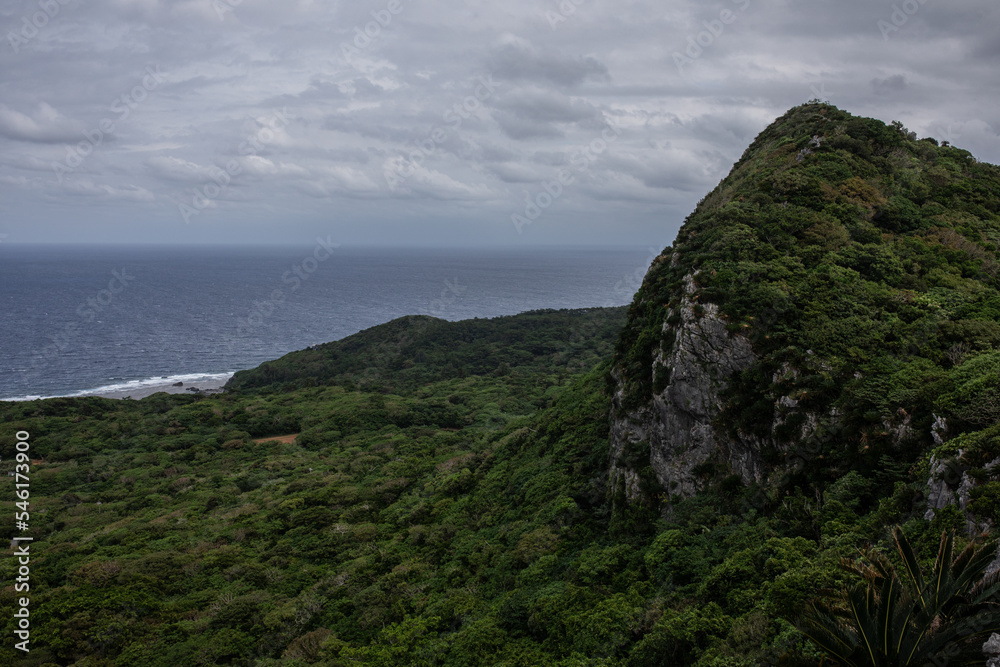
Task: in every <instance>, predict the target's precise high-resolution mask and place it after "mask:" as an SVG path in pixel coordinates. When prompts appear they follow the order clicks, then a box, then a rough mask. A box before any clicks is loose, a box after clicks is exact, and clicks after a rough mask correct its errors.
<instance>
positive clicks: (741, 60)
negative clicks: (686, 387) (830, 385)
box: [0, 0, 1000, 246]
mask: <svg viewBox="0 0 1000 667" xmlns="http://www.w3.org/2000/svg"><path fill="white" fill-rule="evenodd" d="M569 4H572V6H573V7H575V11H572V12H568V11H564V12H563V13H560V9H559V7H560V5H559V4H558V3H554V2H552V3H549V2H545V3H538V2H537V1H536V0H531V1H528V0H509V1H508V2H504V3H485V2H469V1H461V2H449V3H438V2H420V3H418V2H411V1H410V0H402V2H401V3H400V5H399V8H400V10H399V11H398V12H397V13H394V14H393V13H389V12H388V9H387V7H388V3H387V2H386V1H385V0H359V1H352V2H347V1H346V0H339V1H336V2H330V3H311V2H291V3H279V2H274V1H268V0H241V1H237V0H129V1H128V2H125V1H123V0H92V1H90V2H82V1H77V0H70V1H69V2H66V3H65V4H62V3H59V6H60V10H59V12H58V13H56V14H55V15H54V16H52V17H51V18H50V19H49V21H48V22H47V23H46V25H44V26H42V27H39V28H37V29H35V30H28V29H26V28H25V27H24V22H23V20H24V18H25V17H28V20H29V21H30V17H31V16H32V15H33V14H34V13H35V12H37V11H38V5H37V1H36V0H7V1H6V2H4V3H0V35H5V36H6V39H5V40H4V42H3V43H2V44H0V91H3V93H2V99H3V102H2V103H0V207H2V208H3V210H4V211H5V215H4V219H3V220H0V233H4V234H8V237H7V239H5V243H17V242H18V241H45V240H49V239H53V238H58V239H61V240H87V241H95V240H101V239H102V238H103V239H105V240H115V241H121V240H132V241H143V240H155V241H173V242H176V241H183V240H186V239H190V240H191V241H204V240H217V241H226V240H231V239H233V238H239V239H241V240H244V241H261V242H295V243H298V242H302V241H303V239H305V240H308V239H309V238H310V237H311V235H312V234H313V233H314V232H316V231H318V230H323V231H324V233H329V232H331V231H336V232H337V234H338V235H339V238H338V240H340V241H342V242H345V243H351V242H366V243H380V242H386V243H393V244H400V243H403V244H405V243H411V242H412V243H438V242H440V243H450V242H452V241H453V240H454V239H461V240H462V242H463V243H469V242H475V240H476V239H477V238H481V239H482V242H483V243H620V242H628V243H636V244H642V245H644V246H645V245H653V246H662V245H665V244H666V243H667V242H669V241H670V240H671V238H672V236H673V234H674V232H675V231H676V229H677V227H678V226H679V224H680V222H681V221H682V220H683V218H684V217H685V216H686V215H687V213H689V212H690V210H691V209H692V208H693V207H694V205H695V204H696V202H697V201H698V200H699V199H701V197H702V196H703V195H704V194H705V193H706V192H707V191H708V190H709V189H710V188H712V187H713V186H714V185H715V183H716V182H717V181H718V180H719V179H720V178H722V177H723V176H725V175H726V173H728V171H729V169H730V167H731V165H732V163H733V162H734V161H735V160H737V159H738V158H739V157H740V155H741V154H742V152H743V150H744V149H745V148H746V146H747V145H748V144H749V143H750V142H751V141H752V140H753V138H754V136H756V134H757V133H758V132H760V131H761V130H762V129H763V128H764V127H766V126H767V124H768V123H770V122H771V121H772V120H773V119H774V118H775V117H777V116H778V115H780V114H782V113H784V112H785V111H786V110H787V109H788V108H789V107H791V106H793V105H795V104H800V103H802V102H804V101H806V100H808V99H810V98H814V97H820V98H822V99H828V100H830V101H831V102H833V103H834V104H837V105H838V106H841V107H842V108H845V109H848V110H849V111H852V112H854V113H857V114H862V115H869V116H875V117H878V118H881V119H882V120H885V121H889V120H896V119H898V120H900V121H902V122H904V123H905V124H906V125H907V126H908V127H910V129H912V130H914V131H916V132H917V133H918V134H920V135H921V136H927V135H931V136H935V137H936V138H938V139H941V140H946V141H950V142H951V143H953V144H955V145H958V146H961V147H964V148H968V149H969V150H971V151H972V152H973V153H975V154H976V155H977V157H979V158H980V159H983V160H987V161H991V162H997V161H1000V136H998V130H1000V116H997V111H996V109H997V108H998V104H997V102H998V100H1000V80H998V79H997V78H996V77H995V75H994V72H995V71H996V68H997V65H998V63H997V60H998V58H1000V41H998V39H997V37H996V34H995V30H993V29H992V27H993V26H995V25H996V24H997V22H998V19H1000V6H998V5H997V4H996V3H994V2H991V1H989V0H952V1H950V2H948V3H943V2H927V3H924V4H919V9H918V10H917V11H916V12H913V13H912V14H906V15H902V16H901V15H896V16H894V15H893V13H894V9H893V3H885V4H883V3H875V4H872V3H870V2H868V1H867V0H837V1H836V2H834V0H820V1H818V2H811V3H789V2H764V1H763V0H720V2H718V3H715V4H705V3H699V2H696V1H695V0H678V1H677V2H671V3H668V4H666V5H664V4H663V3H658V2H653V1H652V0H637V1H636V2H630V3H620V2H612V1H611V0H588V2H586V3H580V4H579V5H576V3H569ZM896 4H897V5H900V3H896ZM568 6H569V5H568V4H566V3H564V7H568ZM394 7H395V5H394ZM723 10H729V11H731V12H732V20H731V21H729V22H728V23H725V24H720V23H718V21H721V18H720V17H721V16H722V14H721V12H722V11H723ZM552 12H555V15H554V16H555V17H556V18H553V14H552ZM727 17H728V15H727ZM720 25H723V27H722V28H721V29H720V27H719V26H720ZM887 26H889V27H887ZM366 33H367V34H366ZM702 33H704V34H702ZM699 39H700V40H701V43H702V45H701V46H700V48H699V49H695V48H692V50H691V51H690V53H689V52H688V51H687V49H688V47H690V45H691V43H692V40H695V43H698V42H697V40H699ZM678 55H681V56H684V57H687V58H689V59H690V62H689V63H686V64H685V65H684V67H682V68H679V67H678V65H677V60H678ZM150 68H152V70H151V69H150ZM150 71H155V72H157V73H158V78H157V80H156V85H154V86H148V85H147V86H145V87H144V83H143V82H144V81H145V82H146V84H149V80H148V79H146V77H148V76H149V74H148V73H149V72H150ZM105 121H107V122H110V123H112V124H113V127H112V126H108V125H107V122H105ZM102 128H103V129H102ZM98 130H100V134H97V133H96V132H97V131H98ZM606 132H612V133H613V134H612V135H605V134H603V133H606ZM605 136H613V137H614V139H613V141H606V139H605V138H603V137H605ZM88 137H89V138H88ZM602 142H603V143H602ZM588 150H589V151H594V150H597V152H596V153H594V152H592V153H590V155H591V156H592V158H593V159H590V158H586V160H585V161H581V160H582V158H581V156H586V155H588V153H587V151H588ZM56 164H62V165H63V167H61V168H57V167H54V165H56ZM582 164H585V165H586V168H585V169H583V170H581V171H579V172H578V173H576V174H575V178H574V182H573V183H572V185H570V186H567V188H566V191H565V192H564V193H563V194H562V196H561V197H560V198H559V199H558V201H556V202H555V204H554V205H553V206H552V207H551V208H550V209H549V210H548V211H547V212H546V214H545V216H544V217H542V218H541V219H539V220H538V221H537V222H536V223H535V224H533V225H531V227H530V228H527V229H525V230H524V233H523V234H517V232H516V230H515V228H514V227H513V226H512V225H511V220H510V216H511V214H512V213H515V212H517V211H518V210H519V208H521V207H523V202H524V197H525V194H526V193H534V192H538V191H540V189H541V188H542V187H543V184H544V183H546V182H551V180H552V179H553V178H557V175H558V173H559V170H560V169H566V168H570V169H576V168H578V167H579V165H582ZM574 165H575V166H574ZM230 171H231V173H230ZM223 172H225V173H226V174H227V175H226V177H225V178H223V177H221V176H220V173H223ZM213 179H215V180H213ZM217 181H218V182H221V181H225V183H224V184H223V185H218V183H217ZM213 183H216V185H215V186H213V188H208V190H209V191H211V192H215V190H214V188H215V187H217V188H218V190H219V191H218V193H217V194H215V195H214V196H212V197H210V198H209V199H207V200H205V201H204V203H205V208H204V210H203V211H201V212H200V213H199V215H197V216H196V217H195V218H193V219H191V221H190V222H185V220H184V219H183V217H182V216H181V215H180V214H179V213H178V207H179V204H181V203H185V202H188V203H189V202H191V201H192V199H193V198H197V197H204V196H205V192H206V186H208V185H211V184H213ZM136 220H142V221H143V224H141V225H138V224H135V221H136ZM331 225H332V226H333V229H331V228H330V226H331ZM102 235H103V236H102Z"/></svg>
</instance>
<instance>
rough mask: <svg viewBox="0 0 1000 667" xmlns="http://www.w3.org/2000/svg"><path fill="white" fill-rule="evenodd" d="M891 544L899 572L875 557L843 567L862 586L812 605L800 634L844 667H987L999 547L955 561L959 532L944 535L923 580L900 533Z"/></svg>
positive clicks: (998, 622) (971, 549)
mask: <svg viewBox="0 0 1000 667" xmlns="http://www.w3.org/2000/svg"><path fill="white" fill-rule="evenodd" d="M893 539H894V540H895V543H896V549H897V551H898V552H899V556H900V558H901V559H902V563H903V568H902V571H897V570H896V568H895V566H893V564H892V563H891V562H890V561H889V559H888V558H887V557H886V556H885V555H883V554H881V553H879V552H877V551H875V550H873V549H868V550H866V551H865V552H863V556H864V559H863V560H862V561H860V562H854V561H851V560H847V559H845V560H844V561H842V565H843V567H844V568H845V569H846V570H847V571H849V572H851V573H852V574H854V575H856V576H858V577H859V578H860V579H861V582H859V583H857V584H855V585H853V586H851V587H850V588H848V589H847V590H845V591H844V592H843V593H842V594H841V596H840V597H839V598H838V599H835V600H833V601H818V602H814V603H813V604H812V605H811V606H810V607H809V608H808V609H807V610H806V612H805V613H804V614H803V615H802V617H801V618H800V619H799V621H798V623H797V624H796V625H797V626H798V628H799V630H800V631H801V632H802V633H804V634H805V635H806V636H807V637H809V638H810V639H811V640H812V641H813V642H815V643H816V644H817V645H818V646H819V647H820V648H821V649H822V650H823V651H825V652H826V653H828V654H829V655H830V656H831V657H832V658H834V659H835V660H837V661H838V662H839V664H841V665H844V666H845V667H862V666H864V667H890V666H896V665H923V664H925V663H928V662H930V663H932V664H947V665H948V666H949V667H961V666H966V665H985V664H986V663H985V659H984V657H983V653H982V645H983V642H984V641H985V639H986V638H987V637H989V635H990V633H992V632H994V631H997V630H1000V603H998V599H1000V596H998V595H997V593H998V592H1000V573H993V574H990V575H987V574H986V568H987V567H988V566H989V564H990V562H991V561H992V560H993V554H994V553H995V547H996V544H995V543H994V542H992V541H990V542H987V543H984V544H982V543H981V544H977V543H976V542H975V541H973V542H970V543H969V545H968V546H966V547H965V548H964V549H963V550H962V551H961V553H959V554H958V555H957V556H954V554H953V550H954V542H955V535H954V532H945V533H942V535H941V544H940V547H939V549H938V554H937V559H936V560H935V561H934V566H933V568H932V570H931V572H930V574H929V575H928V576H927V577H925V576H924V575H923V573H922V572H921V570H920V566H919V564H918V563H917V558H916V556H915V555H914V553H913V549H912V548H911V547H910V543H909V542H908V541H907V539H906V536H905V535H904V534H903V531H902V530H901V529H900V528H898V527H897V528H895V529H894V530H893Z"/></svg>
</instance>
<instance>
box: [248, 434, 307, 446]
mask: <svg viewBox="0 0 1000 667" xmlns="http://www.w3.org/2000/svg"><path fill="white" fill-rule="evenodd" d="M297 437H299V434H298V433H292V434H291V435H275V436H272V437H270V438H257V439H256V440H254V442H280V443H282V444H285V445H291V444H293V443H294V442H295V438H297Z"/></svg>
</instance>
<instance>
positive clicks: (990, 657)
mask: <svg viewBox="0 0 1000 667" xmlns="http://www.w3.org/2000/svg"><path fill="white" fill-rule="evenodd" d="M983 656H985V657H986V667H1000V635H998V634H997V633H995V632H994V633H993V634H991V635H990V638H989V639H987V640H986V643H985V644H983Z"/></svg>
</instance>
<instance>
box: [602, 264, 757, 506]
mask: <svg viewBox="0 0 1000 667" xmlns="http://www.w3.org/2000/svg"><path fill="white" fill-rule="evenodd" d="M696 275H697V273H693V274H689V275H687V276H686V277H685V279H684V296H683V298H682V299H681V303H680V305H679V306H678V307H677V308H676V309H674V310H672V311H671V312H670V316H677V317H679V318H680V322H679V323H677V324H674V325H671V324H669V321H670V320H671V319H672V318H671V317H668V320H667V322H668V323H665V324H664V326H663V333H664V334H667V333H668V332H670V331H672V333H673V334H674V335H673V341H674V343H673V345H672V347H671V348H670V350H669V351H666V352H665V353H664V351H662V350H661V351H660V352H658V353H657V355H656V358H655V359H654V370H653V372H654V380H655V379H656V378H660V379H661V380H662V378H663V377H664V376H663V374H667V375H668V376H669V377H668V379H667V380H666V382H665V388H664V389H663V390H662V391H660V392H658V393H655V394H654V395H653V400H652V402H651V405H650V406H648V407H644V408H640V409H638V410H635V411H632V412H630V413H628V414H625V415H624V416H615V417H613V419H612V426H611V441H612V466H611V475H610V478H611V481H612V483H613V484H621V483H623V485H624V488H625V495H626V498H627V499H628V500H634V499H635V498H637V497H638V496H639V492H640V488H639V487H640V484H639V481H640V480H639V475H638V473H637V471H636V470H635V467H634V466H630V465H628V464H627V463H624V458H625V454H626V451H625V450H626V448H637V447H638V448H640V449H644V447H645V445H647V444H648V447H649V464H650V466H651V467H652V469H653V471H654V473H655V474H656V479H657V481H658V482H659V483H660V485H661V486H662V487H663V488H664V489H666V490H667V491H668V492H669V493H670V494H672V495H680V496H690V495H693V494H694V493H695V492H696V491H697V490H698V488H699V482H698V476H697V474H696V472H695V470H696V468H697V467H698V466H700V465H702V464H704V463H706V462H707V461H709V459H710V458H712V457H713V456H714V455H715V454H716V453H718V452H720V451H724V452H725V453H726V458H727V459H728V461H729V463H730V465H731V466H732V467H733V470H734V471H735V472H737V474H739V475H740V476H741V477H743V478H744V479H745V480H747V481H749V480H751V479H759V478H760V476H761V474H762V465H761V461H760V458H759V454H758V452H759V448H758V443H756V442H750V441H738V442H732V441H729V440H728V439H726V438H724V437H722V436H721V435H720V434H718V433H716V430H715V428H714V427H713V425H712V420H713V419H714V418H715V417H716V416H717V415H718V413H719V411H720V410H721V408H722V402H721V400H720V393H721V392H722V390H723V389H724V388H725V386H726V383H727V382H728V380H729V378H730V377H732V375H733V374H735V373H738V372H740V371H742V370H744V369H746V368H748V367H749V366H750V365H751V364H752V363H753V362H754V361H755V360H756V356H755V355H754V352H753V349H752V348H751V346H750V341H749V340H747V339H746V338H745V337H743V336H740V335H731V334H730V333H729V332H728V331H727V330H726V325H725V322H724V321H723V320H722V318H721V317H720V315H719V312H718V307H717V306H716V305H715V304H711V303H708V304H699V303H697V297H696V291H697V288H696V285H695V276H696ZM674 319H675V318H674ZM621 392H622V390H621V382H619V390H618V393H617V395H616V401H617V402H619V403H620V401H621V398H622V393H621ZM619 480H621V481H620V482H619Z"/></svg>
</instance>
